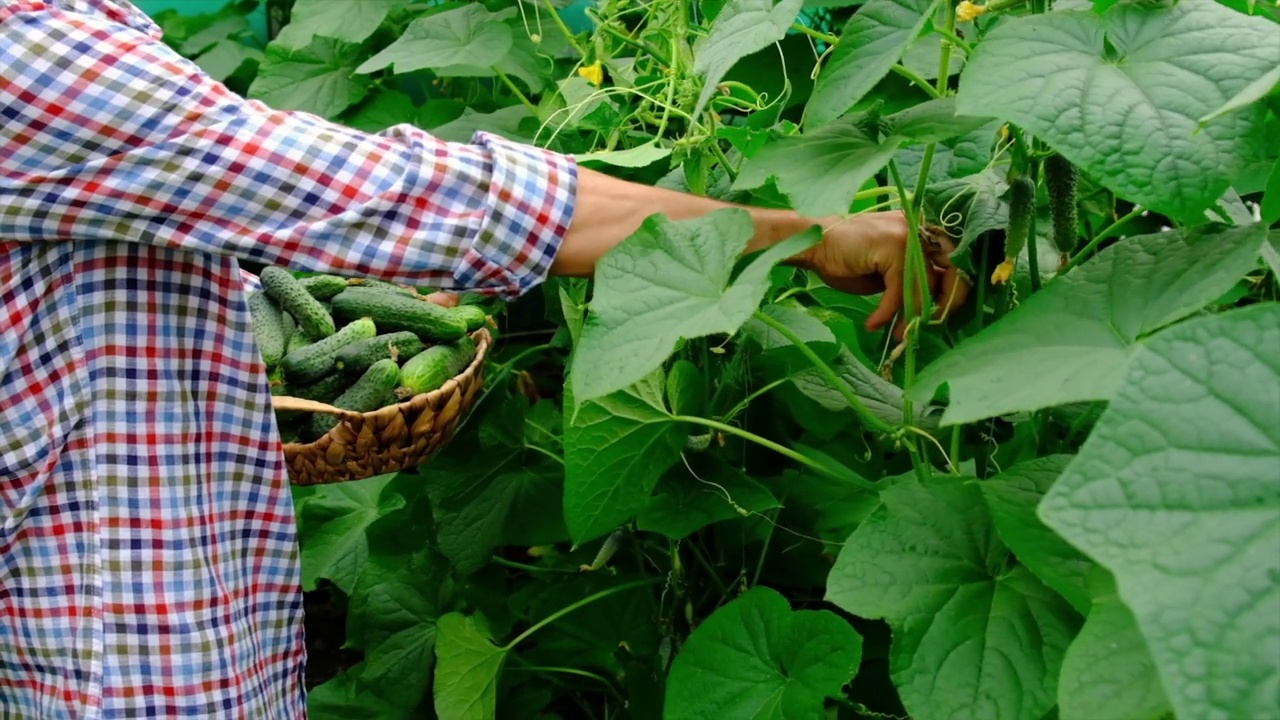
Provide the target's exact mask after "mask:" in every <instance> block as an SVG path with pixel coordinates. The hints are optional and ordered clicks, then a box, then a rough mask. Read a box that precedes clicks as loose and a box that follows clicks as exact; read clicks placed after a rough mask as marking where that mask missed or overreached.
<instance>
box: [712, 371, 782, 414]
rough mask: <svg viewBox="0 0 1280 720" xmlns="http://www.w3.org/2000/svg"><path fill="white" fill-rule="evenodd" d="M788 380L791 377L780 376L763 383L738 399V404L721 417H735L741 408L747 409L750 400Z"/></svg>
mask: <svg viewBox="0 0 1280 720" xmlns="http://www.w3.org/2000/svg"><path fill="white" fill-rule="evenodd" d="M790 380H791V378H789V377H784V378H781V379H778V380H774V381H773V382H771V383H769V384H768V385H765V386H764V387H761V388H757V389H756V390H754V391H753V392H752V393H751V394H750V395H748V396H746V397H744V398H742V400H740V401H738V404H737V405H734V406H733V407H732V408H731V409H730V410H729V412H727V413H725V414H724V415H723V416H721V417H723V418H724V419H725V420H732V419H733V418H735V417H737V415H738V413H740V412H742V411H743V410H746V409H747V406H748V405H750V404H751V403H752V401H754V400H755V399H756V398H758V397H760V396H761V395H764V394H765V393H767V392H769V391H770V390H772V389H774V388H776V387H778V386H779V385H782V384H783V383H785V382H788V381H790Z"/></svg>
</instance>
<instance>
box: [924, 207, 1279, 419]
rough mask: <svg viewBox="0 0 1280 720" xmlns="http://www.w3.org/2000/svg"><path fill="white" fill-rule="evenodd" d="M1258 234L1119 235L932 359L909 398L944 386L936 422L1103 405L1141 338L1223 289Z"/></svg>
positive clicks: (1253, 249) (1247, 265)
mask: <svg viewBox="0 0 1280 720" xmlns="http://www.w3.org/2000/svg"><path fill="white" fill-rule="evenodd" d="M1265 236H1266V228H1265V227H1263V226H1262V225H1260V224H1253V225H1248V226H1223V225H1206V226H1202V227H1199V228H1195V229H1193V230H1179V231H1172V232H1164V233H1157V234H1154V235H1141V236H1135V237H1131V238H1126V239H1124V240H1122V241H1120V242H1118V243H1116V244H1115V245H1112V246H1111V247H1109V248H1107V249H1106V250H1104V251H1102V252H1101V253H1099V254H1098V256H1097V257H1096V258H1094V259H1092V260H1090V261H1089V262H1086V263H1084V264H1083V265H1081V266H1079V267H1077V268H1075V269H1073V270H1071V271H1070V272H1068V273H1067V274H1066V275H1063V276H1061V277H1058V278H1056V279H1054V280H1053V281H1052V282H1050V283H1049V284H1048V286H1046V287H1045V288H1044V289H1043V290H1042V291H1041V292H1038V293H1036V294H1035V295H1032V296H1031V297H1030V298H1027V300H1026V301H1025V302H1024V303H1022V305H1021V306H1019V307H1018V308H1017V309H1016V310H1014V311H1013V312H1011V313H1009V314H1008V315H1006V316H1005V317H1004V318H1001V319H1000V320H999V321H998V322H996V323H995V324H993V325H992V326H991V327H989V328H987V329H986V330H984V331H983V332H982V333H980V334H978V335H976V336H974V337H972V338H969V339H968V340H965V341H964V342H962V343H961V344H960V345H959V346H957V347H956V348H955V349H953V350H951V351H950V352H948V353H947V354H945V355H943V356H942V357H941V358H939V359H938V360H936V361H934V362H933V363H931V364H930V365H929V366H928V367H926V368H925V370H924V372H922V373H921V374H920V375H919V376H918V377H917V378H916V384H915V385H914V386H913V387H912V389H911V392H912V393H913V396H914V398H915V399H917V400H919V401H926V400H928V399H929V398H931V397H932V396H933V392H934V390H936V389H937V387H938V386H939V385H941V384H942V383H944V382H945V383H948V384H949V385H950V388H951V404H950V406H949V407H948V408H947V410H946V412H945V413H944V414H943V417H942V422H943V424H953V423H965V422H972V421H974V420H980V419H983V418H988V417H992V416H995V415H1000V414H1003V413H1009V412H1015V411H1029V410H1038V409H1041V408H1045V407H1050V406H1053V405H1060V404H1063V403H1069V402H1079V401H1083V400H1108V399H1110V398H1111V395H1112V394H1113V393H1114V392H1115V390H1116V388H1117V387H1118V386H1119V385H1120V380H1121V378H1122V377H1123V376H1124V371H1125V366H1126V365H1127V364H1128V362H1129V358H1130V356H1131V355H1132V353H1133V350H1134V347H1135V346H1136V345H1137V344H1138V341H1139V340H1140V339H1141V338H1143V337H1144V336H1146V335H1149V334H1150V333H1153V332H1155V331H1156V330H1159V329H1160V328H1161V327H1163V326H1165V325H1167V324H1168V323H1171V322H1173V321H1175V320H1179V319H1181V318H1184V317H1186V316H1187V315H1190V314H1191V313H1194V312H1196V311H1198V310H1199V309H1200V308H1201V307H1203V306H1204V305H1205V304H1207V303H1209V302H1211V301H1213V300H1215V299H1216V298H1218V297H1219V296H1221V295H1222V293H1224V292H1226V291H1227V290H1229V289H1230V288H1231V287H1232V285H1234V284H1235V282H1236V281H1237V280H1238V279H1239V278H1240V276H1241V275H1243V274H1244V273H1245V272H1247V271H1249V270H1250V269H1252V268H1253V267H1254V264H1255V263H1256V262H1257V256H1258V249H1259V248H1260V247H1261V246H1262V243H1263V241H1264V239H1265Z"/></svg>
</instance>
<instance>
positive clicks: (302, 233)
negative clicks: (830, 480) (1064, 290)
mask: <svg viewBox="0 0 1280 720" xmlns="http://www.w3.org/2000/svg"><path fill="white" fill-rule="evenodd" d="M159 35H160V33H159V30H158V28H157V27H156V26H155V25H154V24H153V23H152V22H151V21H150V20H149V19H148V18H146V17H145V16H144V15H142V14H141V13H140V12H138V11H137V10H136V9H134V8H133V7H131V6H130V5H128V4H127V3H126V2H124V0H0V313H2V314H0V321H2V322H0V717H3V718H6V719H8V718H24V719H25V718H40V719H52V718H100V717H103V718H137V717H171V716H179V715H182V716H196V717H217V718H239V717H249V718H256V719H262V720H270V719H273V718H296V717H301V716H302V715H303V712H304V692H303V682H302V673H303V666H304V660H305V658H304V647H303V637H302V617H301V595H300V590H299V581H300V576H299V568H298V553H297V549H296V546H295V543H296V538H295V535H294V525H293V509H292V506H291V504H290V495H289V486H288V480H287V475H286V472H285V468H284V465H283V461H282V460H283V459H282V454H281V452H280V446H279V441H278V439H277V435H276V432H275V426H274V420H273V415H272V411H271V404H270V395H269V393H268V390H267V385H266V379H265V377H264V373H263V368H262V366H261V365H260V361H259V356H258V351H257V349H256V347H255V346H254V340H253V336H252V332H251V327H250V323H249V320H248V314H247V310H246V305H245V297H244V292H243V288H242V285H241V275H240V270H239V265H238V263H237V260H239V259H246V260H253V261H257V262H264V263H276V264H279V265H282V266H286V267H290V268H295V269H301V270H314V271H329V272H334V273H340V274H361V275H367V276H372V277H378V278H383V279H386V280H392V281H401V282H410V283H414V284H417V285H425V284H430V285H434V286H440V287H447V288H452V289H471V290H478V291H482V292H488V293H495V294H498V295H500V296H502V297H505V298H516V297H519V296H520V295H521V294H523V293H524V292H526V291H527V290H529V288H531V287H533V286H535V285H536V284H537V283H539V282H541V281H543V280H544V279H545V278H546V277H547V276H548V275H562V276H588V275H590V274H591V273H592V270H593V268H594V266H595V263H596V261H597V260H598V259H599V258H600V257H601V256H602V255H603V254H604V253H605V252H606V251H608V250H609V249H610V248H611V247H613V246H614V245H616V244H617V243H618V242H620V241H622V240H623V239H624V238H625V237H627V236H628V235H629V234H630V233H631V232H632V231H634V229H635V228H636V227H638V226H639V224H640V222H641V221H642V220H643V219H644V218H645V217H646V216H648V215H649V214H651V213H655V212H661V213H666V214H667V215H668V216H670V217H672V218H690V217H696V216H700V215H702V214H705V213H707V212H709V211H711V210H714V209H718V208H722V207H726V206H725V205H724V204H722V203H718V202H714V201H711V200H708V199H704V198H698V197H693V196H688V195H684V194H680V193H675V192H669V191H663V190H658V189H654V188H648V187H642V186H637V185H633V184H629V183H626V182H622V181H618V180H615V179H611V178H609V177H607V176H605V175H602V174H598V173H594V172H590V171H587V170H585V169H581V168H577V167H576V166H575V165H574V163H573V162H572V160H571V159H570V158H568V157H565V156H562V155H558V154H555V153H551V152H546V151H543V150H540V149H537V148H533V147H528V146H524V145H518V144H514V143H511V142H507V141H505V140H503V139H501V138H498V137H495V136H492V135H487V134H479V135H477V136H476V138H475V139H474V141H473V143H472V144H456V143H445V142H441V141H439V140H437V139H434V138H433V137H431V136H430V135H428V134H427V133H425V132H422V131H420V130H418V129H416V128H412V127H409V126H399V127H395V128H392V129H390V130H388V131H386V132H385V133H382V134H379V135H370V134H366V133H360V132H356V131H353V130H351V129H348V128H345V127H342V126H339V125H336V124H331V123H327V122H324V121H322V120H320V119H318V118H316V117H313V116H310V115H306V114H300V113H288V112H276V111H273V110H271V109H270V108H268V107H266V106H264V105H262V104H260V103H257V102H246V101H244V100H242V99H241V98H239V97H237V96H235V95H234V94H232V93H230V92H229V91H228V90H226V88H225V87H223V86H222V85H221V84H219V83H217V82H214V81H212V80H211V79H209V78H208V77H207V76H205V75H204V74H202V73H201V72H200V70H199V69H198V68H197V67H196V66H195V65H194V64H192V63H190V62H187V61H186V60H184V59H182V58H181V57H180V56H178V55H176V54H175V53H173V52H171V51H170V50H169V49H168V48H166V47H165V45H164V44H162V43H161V42H160V41H159ZM751 214H752V217H753V218H754V220H755V225H756V234H755V236H754V238H753V239H752V241H751V243H750V248H749V249H750V250H758V249H760V248H763V247H766V246H768V245H770V244H772V243H776V242H779V241H781V240H783V239H785V238H787V237H789V236H791V235H793V234H795V233H797V232H800V231H802V230H804V229H806V228H807V227H808V226H810V225H811V224H812V221H810V220H806V219H803V218H800V217H798V216H796V215H795V214H794V213H790V212H781V211H774V210H759V209H752V210H751ZM824 224H827V225H829V226H830V228H829V230H828V231H827V233H826V235H825V237H824V239H823V240H822V242H821V243H820V244H819V245H817V246H815V247H814V248H813V249H812V250H810V251H807V252H806V253H804V254H803V255H801V256H798V257H796V258H793V259H792V262H794V263H796V264H798V265H801V266H805V267H810V268H812V269H814V270H816V271H817V272H818V273H820V275H821V276H822V277H823V278H825V279H826V281H827V282H829V283H830V284H832V285H833V286H835V287H838V288H841V289H844V290H848V291H851V292H857V293H874V292H881V291H883V292H884V297H883V300H882V301H881V303H880V305H879V308H878V310H877V311H876V312H875V314H874V315H873V316H872V317H871V320H870V322H869V326H870V327H871V328H872V329H876V328H881V327H885V326H886V325H887V324H888V323H889V322H890V321H891V320H892V319H893V318H894V317H895V315H896V314H897V312H898V311H899V309H900V308H901V304H902V270H901V268H902V264H903V249H904V246H905V234H906V228H905V223H904V221H903V218H902V216H901V215H900V214H897V213H888V214H873V215H867V216H860V217H855V218H853V219H850V220H847V221H843V222H837V221H834V220H833V221H824ZM932 260H933V263H934V264H935V265H938V266H939V267H942V268H946V267H947V263H946V257H945V249H944V251H942V252H940V253H939V254H937V255H935V256H934V257H933V258H932ZM934 274H935V279H936V280H938V281H939V282H938V283H937V284H938V286H939V287H938V289H939V292H940V294H949V293H952V292H953V291H954V292H955V295H954V296H953V304H954V303H955V302H962V301H963V296H964V293H965V288H964V285H963V283H962V282H960V281H959V280H958V279H957V277H956V274H955V272H954V271H953V270H950V269H947V270H945V272H942V271H935V272H934Z"/></svg>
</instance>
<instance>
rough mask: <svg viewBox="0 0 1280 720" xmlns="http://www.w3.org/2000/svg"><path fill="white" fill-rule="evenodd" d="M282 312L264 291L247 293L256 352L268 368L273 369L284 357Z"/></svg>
mask: <svg viewBox="0 0 1280 720" xmlns="http://www.w3.org/2000/svg"><path fill="white" fill-rule="evenodd" d="M283 316H284V313H283V312H282V311H281V310H280V306H279V305H277V304H276V302H275V301H274V300H272V299H271V298H270V297H269V296H268V295H267V294H266V293H264V292H262V291H260V290H254V291H253V292H251V293H249V319H250V320H251V321H252V322H253V334H254V337H255V338H257V341H258V352H259V353H260V354H261V355H262V361H263V362H264V363H266V365H267V368H268V369H269V370H272V369H275V367H276V365H279V364H280V360H281V359H282V358H283V357H284V346H285V337H284V317H283Z"/></svg>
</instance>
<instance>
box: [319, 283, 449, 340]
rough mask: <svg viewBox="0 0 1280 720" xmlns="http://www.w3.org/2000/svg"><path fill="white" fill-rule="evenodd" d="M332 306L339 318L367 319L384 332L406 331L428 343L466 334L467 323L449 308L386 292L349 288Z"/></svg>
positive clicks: (340, 294) (373, 289)
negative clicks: (371, 319) (371, 320)
mask: <svg viewBox="0 0 1280 720" xmlns="http://www.w3.org/2000/svg"><path fill="white" fill-rule="evenodd" d="M332 305H333V312H334V315H336V316H338V317H344V318H352V317H370V318H373V321H374V322H376V323H378V327H380V328H382V329H383V330H384V331H386V332H398V331H401V330H408V331H410V332H412V333H414V334H416V335H417V336H418V337H419V338H421V339H422V340H424V341H428V342H452V341H454V340H457V339H459V338H461V337H464V336H465V335H466V334H467V323H466V322H465V321H464V320H463V319H462V318H460V317H458V315H457V314H455V313H454V312H453V309H452V308H446V307H442V306H440V305H436V304H435V303H433V302H428V301H425V300H420V299H417V298H414V297H411V296H409V295H401V294H399V293H394V292H387V291H386V290H378V289H375V288H362V287H358V286H357V287H349V288H347V289H346V290H343V291H342V292H341V293H339V294H338V295H337V296H335V297H334V298H333V301H332Z"/></svg>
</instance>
